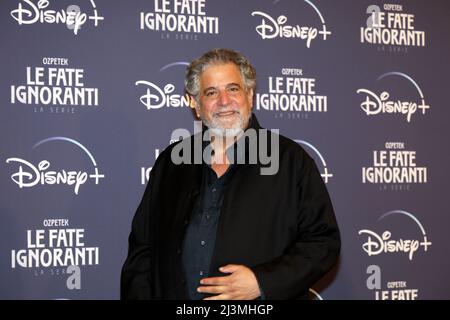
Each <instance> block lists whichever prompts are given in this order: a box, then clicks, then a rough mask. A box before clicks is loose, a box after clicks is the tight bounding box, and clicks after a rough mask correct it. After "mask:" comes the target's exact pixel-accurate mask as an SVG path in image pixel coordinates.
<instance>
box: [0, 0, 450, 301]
mask: <svg viewBox="0 0 450 320" xmlns="http://www.w3.org/2000/svg"><path fill="white" fill-rule="evenodd" d="M394 2H395V3H394ZM448 9H450V8H449V5H448V3H447V2H446V1H444V0H442V1H439V0H433V1H418V0H417V1H406V0H405V1H397V0H396V1H392V2H391V3H385V2H382V1H378V0H376V1H373V0H372V1H365V0H364V1H350V0H341V1H331V0H328V1H325V0H320V1H319V0H304V1H301V0H289V1H287V0H279V1H277V0H271V1H268V0H267V1H238V0H227V1H219V0H217V1H213V0H208V1H206V0H189V1H182V0H147V1H143V0H142V1H140V0H139V1H138V0H135V1H106V0H95V1H94V0H90V1H89V0H84V1H82V0H70V1H66V0H58V1H56V0H48V1H46V0H44V1H43V0H41V1H36V0H33V1H32V0H21V1H20V0H7V1H2V2H1V4H0V15H1V16H0V41H1V50H0V63H1V73H0V99H1V100H0V186H1V202H0V212H1V223H0V237H1V238H0V256H1V260H0V261H1V262H0V281H1V284H2V285H1V286H0V298H2V299H60V298H64V299H116V298H118V297H119V275H120V269H121V266H122V264H123V261H124V259H125V257H126V253H127V237H128V234H129V231H130V225H131V219H132V217H133V215H134V212H135V210H136V208H137V205H138V204H139V201H140V199H141V197H142V194H143V191H144V188H145V184H146V183H147V179H148V175H149V172H150V170H151V167H152V165H153V163H154V161H155V158H156V157H157V156H158V153H159V152H160V151H161V150H163V149H164V148H165V147H166V146H167V145H169V144H170V143H171V142H173V141H171V133H172V131H173V130H175V129H177V128H186V129H188V130H190V131H191V132H193V130H194V126H193V120H194V119H193V117H192V113H191V111H190V109H189V108H188V107H187V106H186V101H185V100H184V99H183V79H184V72H185V68H186V64H187V63H188V62H189V61H191V60H192V59H194V58H196V57H198V56H199V55H200V54H202V53H203V52H204V51H206V50H209V49H211V48H215V47H226V48H232V49H235V50H237V51H240V52H242V53H243V54H244V55H246V56H247V57H248V58H249V59H250V60H251V61H252V62H253V64H254V66H255V68H256V70H257V73H258V75H257V80H258V84H257V93H256V97H255V98H256V99H255V107H254V112H255V114H256V115H257V117H258V118H259V120H260V123H261V124H262V125H263V126H264V127H266V128H271V129H272V128H273V129H279V130H280V133H281V134H283V135H286V136H288V137H290V138H291V139H294V140H296V141H297V142H298V143H300V144H301V145H302V146H303V147H304V148H305V150H306V151H307V152H308V153H309V154H310V155H311V156H312V157H313V158H314V160H315V161H316V163H317V165H318V167H319V169H320V170H321V173H322V176H323V178H324V181H325V182H326V183H327V187H328V190H329V192H330V195H331V198H332V200H333V204H334V207H335V211H336V215H337V219H338V222H339V226H340V228H341V232H342V255H341V258H340V261H339V263H338V264H337V266H336V268H335V269H334V270H333V271H332V272H330V274H329V275H327V276H326V277H325V278H324V279H323V280H322V281H320V282H319V283H317V284H316V285H315V286H314V287H313V288H311V298H312V299H449V298H450V279H449V277H448V270H450V250H449V245H448V243H449V242H450V241H449V240H450V239H449V232H448V228H449V225H450V218H449V215H448V205H447V197H448V193H449V189H448V181H449V173H448V171H447V169H446V168H447V166H448V164H449V148H448V146H449V144H448V136H449V130H450V129H449V127H448V125H447V121H448V119H449V115H450V111H449V108H448V103H447V99H448V97H447V93H446V91H447V89H446V87H445V84H446V83H447V76H448V74H449V71H450V70H449V69H450V67H449V63H448V57H449V56H450V47H449V41H448V39H449V30H450V22H449V19H448V17H447V12H448ZM174 197H175V198H176V195H174Z"/></svg>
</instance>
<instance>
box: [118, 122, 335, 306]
mask: <svg viewBox="0 0 450 320" xmlns="http://www.w3.org/2000/svg"><path fill="white" fill-rule="evenodd" d="M251 127H252V128H260V127H259V124H258V122H257V120H256V117H255V116H254V115H253V117H252V120H251ZM272 135H274V134H272ZM193 140H194V138H193V136H191V137H189V138H187V139H184V140H183V141H180V142H178V143H174V144H172V145H171V146H169V147H168V148H166V149H165V150H164V152H162V153H161V154H160V156H159V157H158V159H157V161H156V163H155V165H154V167H153V169H152V171H151V175H150V181H149V183H148V185H147V188H146V190H145V193H144V196H143V198H142V201H141V203H140V205H139V207H138V209H137V211H136V214H135V216H134V219H133V222H132V230H131V233H130V236H129V251H128V257H127V259H126V261H125V263H124V265H123V268H122V274H121V298H122V299H187V298H188V295H187V289H186V286H185V280H184V275H183V269H182V262H181V256H182V252H181V250H182V247H183V246H182V242H183V237H184V233H185V230H186V226H187V225H188V223H189V216H190V214H191V212H192V209H193V205H194V202H195V199H196V197H197V196H198V193H199V188H200V182H201V174H202V170H201V165H195V164H179V165H175V164H174V163H173V162H172V161H171V151H172V149H173V148H174V147H175V146H176V145H178V144H179V143H186V144H191V148H192V150H193V151H194V150H195V149H194V147H193V146H194V143H192V142H193ZM178 147H180V146H178ZM279 149H280V158H279V159H280V160H279V164H280V165H279V170H278V172H277V173H276V174H275V175H261V174H260V168H261V167H262V164H261V163H257V164H243V165H239V166H240V167H239V168H238V170H237V171H236V173H235V175H234V176H233V179H232V181H231V182H230V184H229V186H228V187H227V190H226V193H225V198H224V202H223V206H222V209H221V213H220V218H219V225H218V229H217V238H216V244H215V250H214V256H213V259H212V262H211V270H210V271H211V273H210V276H219V275H223V274H221V273H220V272H219V271H218V268H219V267H221V266H224V265H226V264H243V265H246V266H247V267H249V268H251V269H252V270H253V271H254V273H255V275H256V278H257V279H258V282H259V285H260V287H261V289H262V290H263V292H264V295H265V298H266V299H295V298H301V297H304V296H305V295H306V294H307V292H308V289H309V288H310V286H312V285H313V284H314V283H315V282H316V281H317V280H319V279H320V278H321V277H322V276H323V275H324V274H325V273H326V272H327V271H328V270H329V269H330V268H331V267H332V266H333V264H334V263H335V261H336V260H337V257H338V254H339V250H340V235H339V230H338V226H337V223H336V219H335V215H334V211H333V207H332V204H331V201H330V198H329V195H328V192H327V190H326V187H325V184H324V183H323V180H322V177H321V175H320V173H319V171H318V169H317V167H316V165H315V163H314V161H313V160H312V158H311V157H310V156H309V155H308V154H307V153H306V152H305V151H304V150H303V149H302V148H301V147H300V146H299V145H298V144H297V143H295V142H294V141H292V140H290V139H288V138H285V137H283V136H281V135H280V136H279Z"/></svg>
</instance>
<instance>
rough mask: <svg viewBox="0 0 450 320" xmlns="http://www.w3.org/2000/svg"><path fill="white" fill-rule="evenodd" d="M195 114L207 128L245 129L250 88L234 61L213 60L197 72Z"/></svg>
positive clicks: (250, 93)
mask: <svg viewBox="0 0 450 320" xmlns="http://www.w3.org/2000/svg"><path fill="white" fill-rule="evenodd" d="M193 107H195V109H196V112H197V115H198V116H200V118H201V119H202V121H203V123H204V124H205V125H206V126H207V127H209V128H211V129H220V130H224V129H242V130H245V129H246V128H247V125H248V121H249V119H250V116H251V110H252V107H253V90H251V89H249V90H247V89H246V87H245V85H244V82H243V80H242V77H241V73H240V71H239V67H238V66H236V65H235V64H234V63H226V64H216V65H212V66H210V67H208V68H206V69H205V70H204V71H203V72H202V73H201V75H200V91H199V97H198V104H197V102H196V101H193Z"/></svg>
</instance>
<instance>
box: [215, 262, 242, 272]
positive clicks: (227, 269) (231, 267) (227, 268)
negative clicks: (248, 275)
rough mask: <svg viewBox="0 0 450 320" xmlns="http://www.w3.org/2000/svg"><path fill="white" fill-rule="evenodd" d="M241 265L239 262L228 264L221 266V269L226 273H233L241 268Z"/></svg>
mask: <svg viewBox="0 0 450 320" xmlns="http://www.w3.org/2000/svg"><path fill="white" fill-rule="evenodd" d="M240 267H241V266H240V265H238V264H227V265H226V266H223V267H220V268H219V271H220V272H224V273H233V272H236V271H238V270H239V268H240Z"/></svg>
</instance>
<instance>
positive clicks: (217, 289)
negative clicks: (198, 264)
mask: <svg viewBox="0 0 450 320" xmlns="http://www.w3.org/2000/svg"><path fill="white" fill-rule="evenodd" d="M219 271H220V272H223V273H231V274H230V275H228V276H224V277H212V278H205V279H202V280H201V281H200V283H201V284H202V286H200V287H198V289H197V291H198V292H201V293H212V294H217V295H216V296H212V297H209V298H205V299H204V300H253V299H256V298H258V297H259V296H260V295H261V292H260V291H259V286H258V281H257V280H256V276H255V274H254V273H253V271H252V270H251V269H249V268H247V267H246V266H243V265H236V264H229V265H226V266H224V267H221V268H219Z"/></svg>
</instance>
